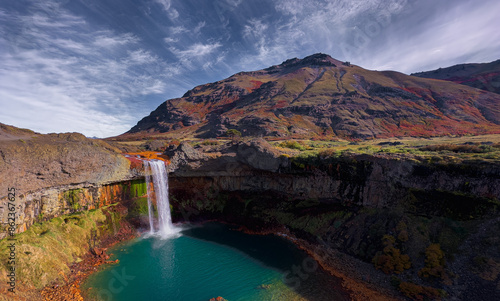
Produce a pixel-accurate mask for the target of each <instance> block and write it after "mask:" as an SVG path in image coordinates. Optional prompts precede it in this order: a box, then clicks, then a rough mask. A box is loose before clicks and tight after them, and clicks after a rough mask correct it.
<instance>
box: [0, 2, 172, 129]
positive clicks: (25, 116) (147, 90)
mask: <svg viewBox="0 0 500 301" xmlns="http://www.w3.org/2000/svg"><path fill="white" fill-rule="evenodd" d="M50 13H51V15H52V17H51V19H50V20H51V21H50V22H49V19H47V18H46V17H44V16H41V15H40V14H39V13H38V12H37V13H35V14H33V15H17V16H12V17H11V19H12V20H10V21H11V24H12V22H14V23H17V25H18V26H22V30H23V36H22V37H21V38H18V39H13V38H12V37H10V38H9V37H7V38H5V37H2V38H1V40H0V43H1V44H2V45H8V47H2V48H3V49H8V48H10V51H8V52H7V51H1V52H0V60H2V62H3V63H2V65H1V66H0V95H1V96H0V97H1V99H2V100H4V101H5V102H6V103H9V104H11V105H8V106H7V107H6V110H2V112H1V113H0V120H2V122H6V123H10V124H14V125H17V124H19V123H20V122H19V121H22V126H24V127H28V128H33V129H36V130H39V131H41V132H55V131H80V132H83V133H85V134H87V135H89V136H99V137H105V136H110V135H114V134H117V133H120V132H124V131H126V130H128V129H129V128H130V124H131V123H132V122H133V121H134V120H135V119H136V118H137V117H135V116H133V115H132V114H134V113H137V109H138V108H139V106H138V105H140V104H138V103H134V102H132V101H131V100H133V99H134V98H136V97H137V96H141V95H149V94H162V93H164V92H165V88H166V85H165V84H164V81H165V80H166V79H167V78H168V77H169V76H172V75H174V74H175V69H172V68H170V69H169V74H168V75H167V74H162V72H161V71H162V70H166V69H168V67H169V66H168V64H166V63H165V62H164V61H163V60H162V59H160V58H159V57H157V56H155V55H153V54H152V53H151V52H150V51H148V50H145V49H142V48H141V47H140V45H139V42H140V38H138V37H137V36H134V35H133V34H130V33H125V34H118V33H115V32H113V31H112V30H105V31H97V32H95V31H93V30H92V28H90V27H89V26H88V25H87V22H86V21H85V20H83V19H81V18H80V17H78V16H74V15H72V14H71V13H70V12H68V11H67V10H65V9H63V8H61V7H59V6H58V5H57V4H53V5H52V6H51V12H50ZM27 20H28V21H29V22H27ZM21 24H22V25H21ZM24 24H25V25H24ZM3 26H5V24H2V29H3V30H5V29H4V28H3ZM27 41H30V42H29V43H30V45H31V46H32V47H26V43H27ZM124 49H125V50H124ZM19 87H22V89H20V88H19ZM139 111H142V112H143V114H146V113H147V109H146V110H139ZM61 125H64V126H63V128H61V127H60V126H61Z"/></svg>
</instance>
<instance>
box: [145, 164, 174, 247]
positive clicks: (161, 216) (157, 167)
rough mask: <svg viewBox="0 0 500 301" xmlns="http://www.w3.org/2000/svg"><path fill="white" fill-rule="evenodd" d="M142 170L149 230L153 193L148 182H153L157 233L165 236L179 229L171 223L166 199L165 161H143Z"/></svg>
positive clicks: (151, 219)
mask: <svg viewBox="0 0 500 301" xmlns="http://www.w3.org/2000/svg"><path fill="white" fill-rule="evenodd" d="M144 170H145V172H146V184H147V189H148V213H149V226H150V232H151V233H154V225H153V206H152V202H151V199H152V196H153V193H152V191H150V190H151V187H150V183H151V182H152V183H153V187H154V194H155V196H156V209H157V211H158V228H159V230H158V234H160V235H161V236H164V237H167V236H171V235H173V234H176V233H178V232H179V229H177V228H176V227H174V225H173V224H172V217H171V214H170V202H169V199H168V174H167V169H166V168H165V163H164V162H163V161H161V160H150V161H144Z"/></svg>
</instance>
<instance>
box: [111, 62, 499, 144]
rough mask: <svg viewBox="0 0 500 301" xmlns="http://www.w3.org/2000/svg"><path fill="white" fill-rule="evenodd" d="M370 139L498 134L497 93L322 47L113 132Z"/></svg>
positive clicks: (173, 102)
mask: <svg viewBox="0 0 500 301" xmlns="http://www.w3.org/2000/svg"><path fill="white" fill-rule="evenodd" d="M227 129H237V130H239V131H240V132H241V133H242V134H243V136H274V137H295V138H299V137H300V138H312V137H323V138H331V137H335V136H337V137H345V138H362V139H366V138H375V137H394V136H417V137H426V136H442V135H450V134H453V135H463V134H486V133H500V95H498V94H495V93H489V92H485V91H481V90H477V89H474V88H469V87H467V86H463V85H459V84H455V83H452V82H446V81H440V80H432V79H424V78H417V77H413V76H408V75H405V74H402V73H398V72H393V71H383V72H380V71H370V70H366V69H363V68H361V67H358V66H354V65H350V64H347V63H342V62H340V61H338V60H335V59H333V58H331V57H330V56H328V55H326V54H315V55H311V56H309V57H306V58H304V59H291V60H287V61H285V62H283V63H282V64H281V65H277V66H272V67H270V68H267V69H264V70H260V71H254V72H241V73H238V74H235V75H233V76H231V77H229V78H227V79H225V80H222V81H219V82H215V83H210V84H206V85H201V86H198V87H196V88H194V89H192V90H190V91H188V92H187V93H186V94H185V95H184V96H183V97H182V98H177V99H169V100H167V101H166V102H164V103H163V104H161V105H160V106H159V107H158V108H157V109H156V110H154V111H153V112H152V113H151V114H150V115H149V116H147V117H145V118H143V119H142V120H141V121H139V122H138V123H137V125H136V126H134V127H133V128H132V129H131V130H130V131H128V132H127V133H125V134H123V135H121V136H119V137H117V139H138V138H143V137H151V136H153V137H154V136H156V137H171V138H174V137H175V138H186V137H198V138H210V137H217V136H221V135H224V133H225V132H226V130H227Z"/></svg>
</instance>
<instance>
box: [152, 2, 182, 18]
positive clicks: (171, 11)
mask: <svg viewBox="0 0 500 301" xmlns="http://www.w3.org/2000/svg"><path fill="white" fill-rule="evenodd" d="M155 2H156V3H158V4H159V5H160V6H161V7H162V8H163V10H164V11H165V12H166V13H167V15H168V16H169V18H171V19H177V18H178V17H179V12H178V11H177V10H176V9H175V8H173V7H172V1H171V0H155Z"/></svg>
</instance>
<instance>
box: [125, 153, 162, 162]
mask: <svg viewBox="0 0 500 301" xmlns="http://www.w3.org/2000/svg"><path fill="white" fill-rule="evenodd" d="M125 155H129V156H132V157H127V159H129V160H130V161H131V162H132V160H133V159H134V158H135V159H148V160H161V161H163V162H165V163H166V164H170V158H169V157H168V156H166V155H163V154H161V153H158V152H153V151H145V152H138V153H125ZM134 156H135V157H134ZM137 156H139V158H137ZM131 159H132V160H131Z"/></svg>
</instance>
